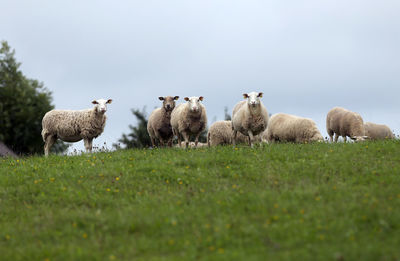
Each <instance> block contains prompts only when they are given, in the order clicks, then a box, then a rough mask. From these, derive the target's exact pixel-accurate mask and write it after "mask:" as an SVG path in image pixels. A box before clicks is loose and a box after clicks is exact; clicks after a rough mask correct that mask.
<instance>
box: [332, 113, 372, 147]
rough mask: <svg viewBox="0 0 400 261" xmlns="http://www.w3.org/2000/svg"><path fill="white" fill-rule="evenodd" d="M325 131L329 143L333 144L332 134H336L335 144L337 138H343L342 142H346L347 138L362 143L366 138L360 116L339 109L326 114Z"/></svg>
mask: <svg viewBox="0 0 400 261" xmlns="http://www.w3.org/2000/svg"><path fill="white" fill-rule="evenodd" d="M326 130H327V132H328V135H329V137H330V141H331V142H333V134H336V135H335V142H337V141H338V139H339V136H342V137H343V139H344V142H346V137H347V136H348V137H350V139H352V140H355V141H363V140H365V139H367V138H368V137H367V136H365V128H364V122H363V119H362V118H361V116H360V114H358V113H356V112H352V111H349V110H346V109H344V108H341V107H335V108H333V109H332V110H330V111H329V112H328V115H327V116H326Z"/></svg>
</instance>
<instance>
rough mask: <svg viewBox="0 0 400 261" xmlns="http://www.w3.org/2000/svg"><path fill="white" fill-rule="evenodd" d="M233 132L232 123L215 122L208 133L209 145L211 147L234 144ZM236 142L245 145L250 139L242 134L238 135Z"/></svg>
mask: <svg viewBox="0 0 400 261" xmlns="http://www.w3.org/2000/svg"><path fill="white" fill-rule="evenodd" d="M232 140H233V130H232V122H231V121H217V122H214V123H213V124H212V125H211V126H210V128H209V129H208V133H207V144H208V147H210V146H217V145H227V144H232V142H233V141H232ZM236 140H237V141H238V142H239V143H245V142H246V141H247V140H248V138H247V137H246V136H244V135H243V134H241V133H240V132H239V133H238V134H237V137H236Z"/></svg>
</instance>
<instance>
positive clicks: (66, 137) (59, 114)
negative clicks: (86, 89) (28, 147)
mask: <svg viewBox="0 0 400 261" xmlns="http://www.w3.org/2000/svg"><path fill="white" fill-rule="evenodd" d="M111 102H112V100H111V99H108V100H104V99H99V100H94V101H92V103H93V104H95V106H94V107H93V108H92V109H87V110H80V111H76V110H51V111H49V112H47V113H46V114H45V115H44V117H43V120H42V138H43V141H44V142H45V144H44V154H45V156H46V157H47V156H48V155H49V152H50V148H51V146H53V144H54V143H55V142H56V140H57V139H60V140H62V141H66V142H77V141H80V140H82V139H83V141H84V143H85V149H86V151H87V152H91V151H92V141H93V139H94V138H97V137H98V136H99V135H100V134H101V133H102V132H103V131H104V127H105V124H106V119H107V117H106V115H105V112H106V111H107V104H110V103H111Z"/></svg>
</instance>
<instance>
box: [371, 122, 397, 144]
mask: <svg viewBox="0 0 400 261" xmlns="http://www.w3.org/2000/svg"><path fill="white" fill-rule="evenodd" d="M364 128H365V135H366V136H368V138H370V139H372V140H383V139H394V134H393V132H392V131H391V130H390V128H389V127H388V126H387V125H383V124H376V123H372V122H366V123H365V124H364Z"/></svg>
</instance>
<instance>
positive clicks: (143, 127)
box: [114, 108, 151, 149]
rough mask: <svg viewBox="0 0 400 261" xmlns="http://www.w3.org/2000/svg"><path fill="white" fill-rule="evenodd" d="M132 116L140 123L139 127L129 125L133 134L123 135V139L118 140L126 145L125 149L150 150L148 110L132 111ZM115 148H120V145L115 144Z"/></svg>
mask: <svg viewBox="0 0 400 261" xmlns="http://www.w3.org/2000/svg"><path fill="white" fill-rule="evenodd" d="M131 111H132V114H133V115H134V116H135V117H136V119H137V121H138V125H137V126H133V125H129V129H130V130H131V133H129V134H124V133H123V134H122V138H121V139H119V140H118V142H119V143H120V144H123V145H125V148H127V149H131V148H148V147H150V146H151V141H150V136H149V134H148V133H147V119H146V118H147V115H146V108H143V110H142V111H140V110H138V109H132V110H131ZM114 147H115V148H119V147H120V146H119V144H114Z"/></svg>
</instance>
